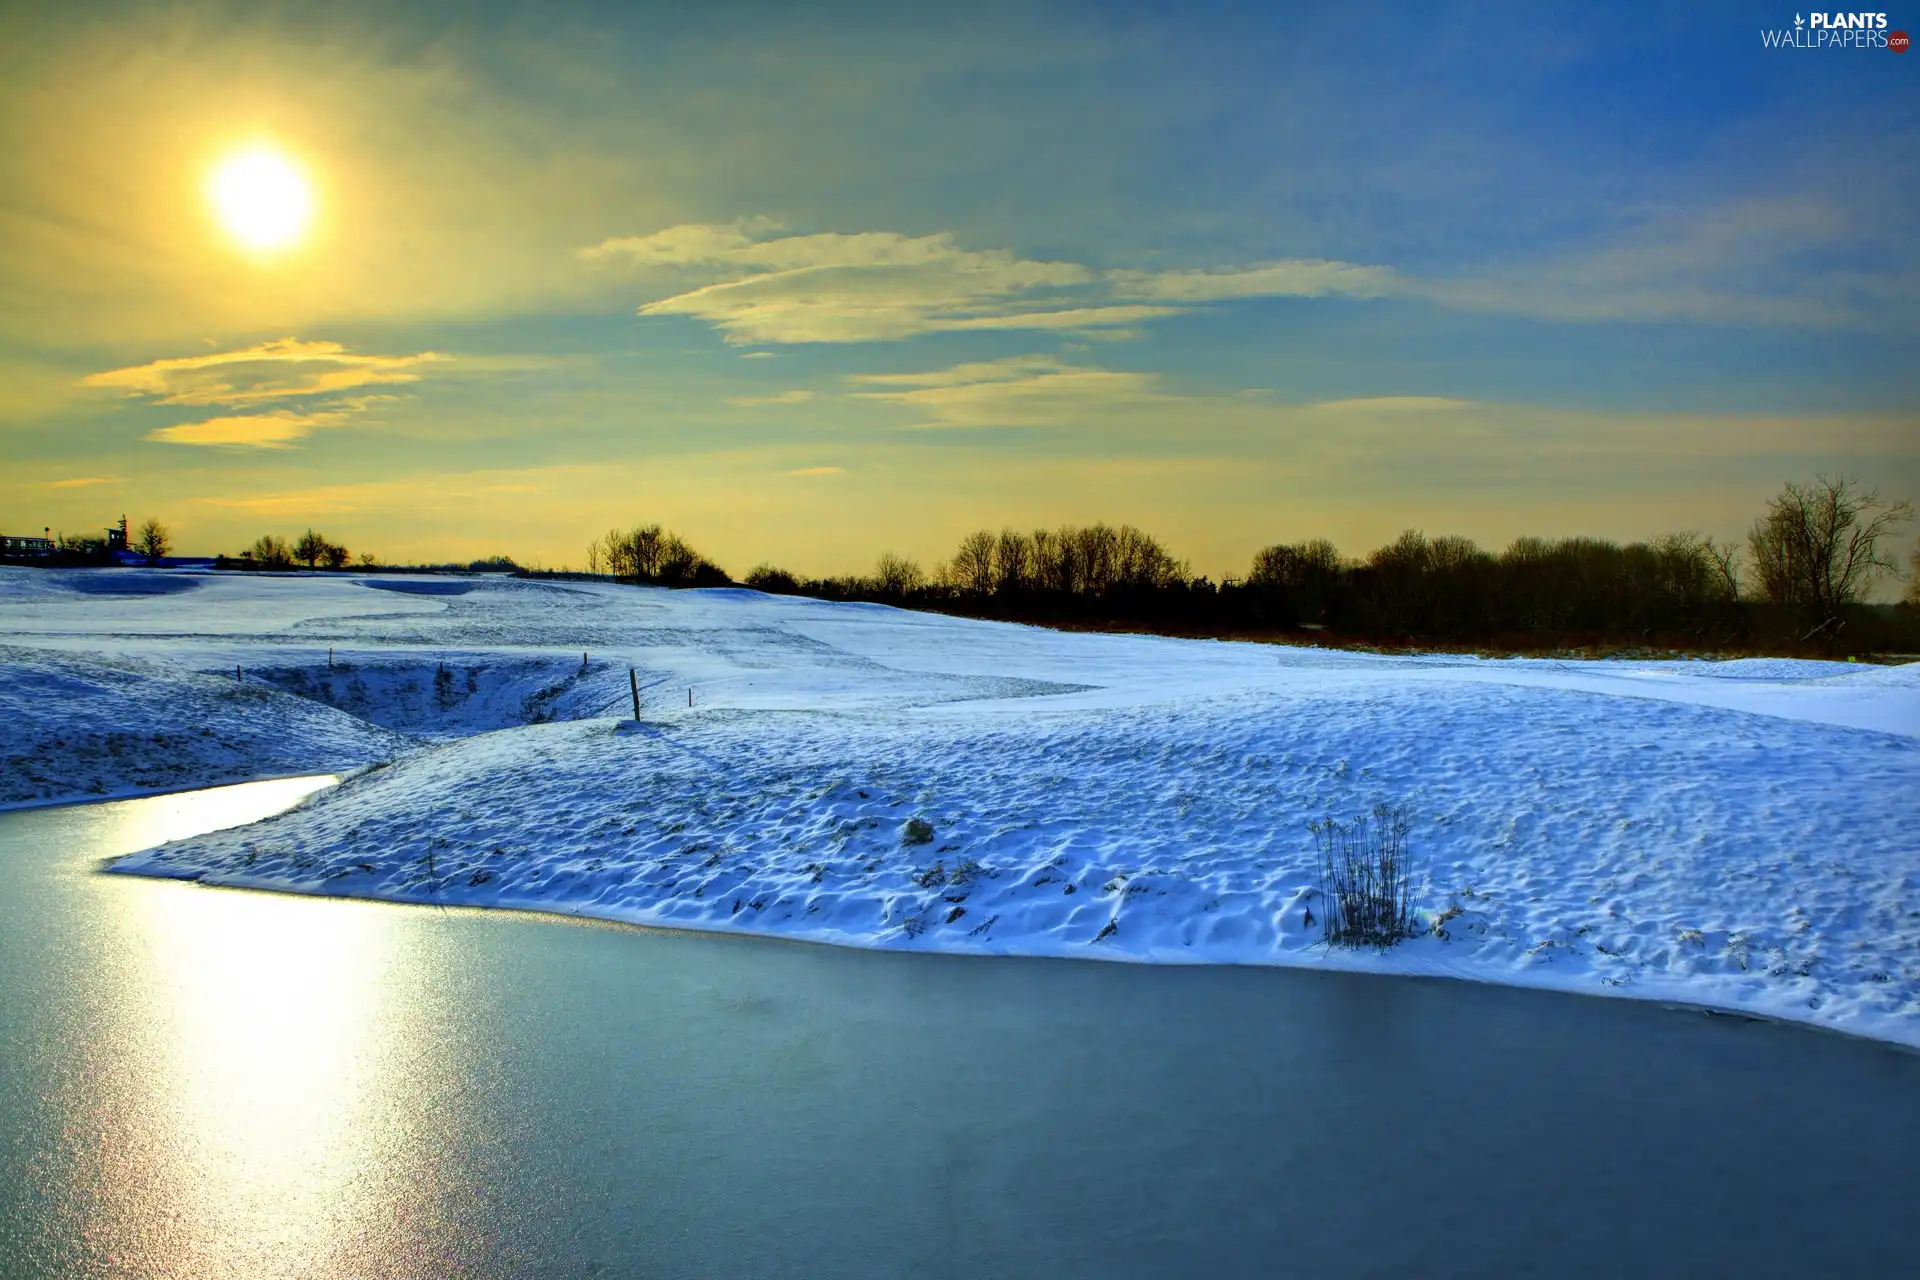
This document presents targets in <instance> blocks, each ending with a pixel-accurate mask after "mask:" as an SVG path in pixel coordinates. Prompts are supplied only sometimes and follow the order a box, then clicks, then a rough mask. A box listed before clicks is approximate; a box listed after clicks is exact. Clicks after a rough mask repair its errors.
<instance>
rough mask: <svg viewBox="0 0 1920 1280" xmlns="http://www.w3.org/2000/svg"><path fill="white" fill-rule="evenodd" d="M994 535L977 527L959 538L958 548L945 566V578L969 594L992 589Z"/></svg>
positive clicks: (982, 592)
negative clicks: (950, 561)
mask: <svg viewBox="0 0 1920 1280" xmlns="http://www.w3.org/2000/svg"><path fill="white" fill-rule="evenodd" d="M993 553H994V537H993V534H992V532H991V531H989V530H986V529H978V530H975V531H974V532H972V533H970V534H968V535H967V536H966V537H964V538H962V539H960V549H959V550H957V551H955V552H954V553H953V561H952V563H951V564H949V565H948V566H947V579H948V581H950V582H951V583H953V585H954V586H956V587H958V588H959V589H960V590H962V591H965V592H967V593H968V594H970V595H977V596H983V595H986V594H987V593H988V592H990V591H992V590H993V578H994V574H993V569H994V564H993V560H994V554H993Z"/></svg>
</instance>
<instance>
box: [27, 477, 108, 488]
mask: <svg viewBox="0 0 1920 1280" xmlns="http://www.w3.org/2000/svg"><path fill="white" fill-rule="evenodd" d="M125 483H126V481H125V479H124V478H122V477H120V476H68V477H67V478H66V479H64V480H48V481H46V482H45V483H44V484H42V485H41V488H43V489H84V488H87V487H88V486H90V485H96V484H125Z"/></svg>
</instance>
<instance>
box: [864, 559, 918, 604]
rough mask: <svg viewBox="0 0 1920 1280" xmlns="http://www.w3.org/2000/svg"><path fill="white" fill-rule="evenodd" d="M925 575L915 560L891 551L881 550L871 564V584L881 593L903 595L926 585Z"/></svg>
mask: <svg viewBox="0 0 1920 1280" xmlns="http://www.w3.org/2000/svg"><path fill="white" fill-rule="evenodd" d="M926 581H927V575H926V574H925V573H923V572H921V570H920V566H919V564H918V563H917V562H915V561H913V560H909V559H908V558H907V557H905V556H901V555H895V554H894V553H893V552H891V551H882V552H881V553H880V558H879V559H878V560H876V561H875V562H874V565H873V585H874V586H875V587H877V588H878V589H879V590H880V591H881V592H882V593H883V594H885V595H890V596H905V595H910V594H912V593H913V592H915V591H918V590H919V589H920V588H921V587H922V586H924V585H926Z"/></svg>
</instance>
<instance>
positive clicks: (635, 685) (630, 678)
mask: <svg viewBox="0 0 1920 1280" xmlns="http://www.w3.org/2000/svg"><path fill="white" fill-rule="evenodd" d="M627 686H628V687H629V688H630V689H632V690H633V718H634V719H635V720H638V719H639V718H640V677H639V676H638V675H636V674H634V670H633V668H632V667H628V668H627Z"/></svg>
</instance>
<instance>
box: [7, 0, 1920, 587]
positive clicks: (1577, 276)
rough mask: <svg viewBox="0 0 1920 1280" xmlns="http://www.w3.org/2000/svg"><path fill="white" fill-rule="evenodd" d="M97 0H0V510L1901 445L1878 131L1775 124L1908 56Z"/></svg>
mask: <svg viewBox="0 0 1920 1280" xmlns="http://www.w3.org/2000/svg"><path fill="white" fill-rule="evenodd" d="M102 12H103V15H104V16H100V17H98V18H97V19H96V20H92V21H88V20H84V19H82V18H80V17H79V16H78V15H73V14H65V13H60V12H52V11H49V12H29V11H26V10H18V9H16V10H7V11H5V12H4V14H3V15H0V49H4V52H3V53H0V71H4V74H3V75H0V192H3V193H4V194H0V297H4V299H5V303H6V305H5V306H4V307H0V451H4V452H3V453H0V456H4V458H5V461H6V466H5V468H4V471H5V476H4V478H3V479H0V524H4V526H5V527H6V529H7V531H9V532H37V531H38V530H39V528H40V527H41V526H43V525H51V526H54V527H56V528H59V529H65V530H68V531H72V532H79V531H84V530H91V529H94V528H97V527H98V526H101V525H103V524H105V523H107V522H108V521H110V520H112V519H115V518H117V517H118V516H119V515H120V514H121V513H122V512H123V511H124V512H125V513H126V514H128V515H129V516H131V517H133V518H134V519H135V520H136V521H138V520H139V519H141V518H143V517H145V516H148V515H154V516H158V517H159V518H161V519H163V520H165V521H166V522H167V523H168V524H169V525H171V526H172V527H173V528H174V529H175V530H176V531H177V535H178V539H177V540H178V543H179V546H180V548H181V550H182V551H184V552H188V553H205V554H211V553H213V552H215V551H219V550H232V549H236V548H237V547H239V546H241V545H244V544H245V543H246V542H250V541H251V540H252V539H253V538H254V537H256V536H258V534H260V533H264V532H275V533H278V534H280V535H281V536H289V535H291V534H297V533H298V532H299V531H300V530H301V529H303V528H306V527H308V526H313V527H316V528H321V529H323V530H324V531H326V532H327V533H329V534H330V535H331V536H333V537H335V538H337V539H338V540H341V541H344V542H346V543H347V544H348V545H349V546H351V547H353V548H354V549H355V550H362V549H365V550H371V551H374V552H375V553H377V554H379V555H381V556H383V557H386V558H388V559H396V560H400V559H406V560H413V559H418V560H439V559H455V558H469V557H472V556H477V555H484V554H492V553H496V552H502V553H507V554H511V555H514V556H516V557H517V558H520V559H522V560H523V561H534V560H538V561H540V562H542V563H545V564H548V565H561V564H576V565H577V564H579V563H580V562H581V560H582V558H583V554H584V547H585V544H586V542H587V540H588V539H590V538H591V537H593V536H594V535H596V534H598V533H599V532H601V531H603V530H604V529H605V528H607V527H608V526H610V525H614V524H621V525H626V524H632V523H636V522H641V521H648V520H664V521H667V522H668V523H670V524H672V525H673V526H674V527H676V528H678V529H679V530H681V531H682V532H683V533H685V534H686V535H687V536H688V537H689V538H690V539H691V540H692V541H693V542H694V543H695V545H697V546H699V547H700V548H701V549H702V550H703V551H705V552H706V553H707V554H709V555H711V556H713V557H714V558H716V559H718V560H719V561H720V562H721V563H722V564H723V565H725V566H726V567H727V568H729V569H730V570H732V571H734V572H735V573H736V574H739V573H744V572H745V570H746V569H748V568H749V567H751V566H752V565H753V564H756V563H759V562H762V561H775V562H779V563H783V564H786V565H788V566H789V567H791V568H793V569H795V570H796V571H799V572H802V573H830V572H844V571H849V570H858V569H861V568H863V567H865V566H866V565H868V564H870V563H871V560H872V558H873V556H874V555H875V554H876V553H877V552H879V551H880V550H883V549H892V550H896V551H900V552H904V553H907V554H911V555H915V556H918V557H920V558H922V559H924V560H928V561H932V560H936V559H938V558H940V557H942V556H944V555H945V554H946V553H947V551H948V550H949V549H950V548H951V546H952V545H953V543H954V542H955V541H957V539H958V537H959V536H960V535H961V534H963V533H964V532H966V531H967V530H969V529H972V528H975V527H981V526H988V527H998V526H1000V525H1003V524H1013V525H1016V526H1020V527H1033V526H1036V525H1042V524H1055V523H1059V522H1062V521H1076V522H1083V521H1090V520H1095V519H1105V520H1108V521H1110V522H1119V521H1128V522H1132V523H1135V524H1139V525H1141V526H1143V527H1146V528H1149V529H1151V530H1153V531H1154V532H1156V533H1158V534H1159V535H1161V537H1162V538H1163V539H1164V540H1165V541H1167V542H1168V543H1169V544H1170V545H1172V547H1173V548H1174V549H1175V550H1176V552H1178V553H1180V554H1183V555H1186V556H1188V557H1190V558H1191V559H1192V561H1193V562H1194V565H1195V568H1196V569H1197V570H1199V571H1203V572H1208V573H1212V574H1214V575H1216V576H1220V575H1225V574H1231V573H1235V572H1239V571H1242V570H1243V569H1244V566H1245V563H1246V561H1247V559H1248V558H1249V557H1250V556H1251V554H1252V553H1253V551H1254V550H1256V549H1257V548H1258V547H1260V546H1263V545H1267V544H1269V543H1272V542H1275V541H1283V540H1295V539H1299V538H1305V537H1309V536H1319V535H1326V536H1331V537H1333V538H1334V539H1335V540H1336V541H1337V542H1338V543H1339V544H1340V545H1341V546H1342V547H1343V549H1346V550H1348V551H1350V552H1359V551H1363V550H1364V549H1366V548H1367V547H1369V546H1372V545H1377V544H1379V543H1381V542H1385V541H1387V540H1389V539H1390V538H1391V537H1392V536H1393V535H1394V534H1395V533H1396V532H1397V531H1398V530H1400V529H1401V528H1405V527H1424V528H1426V529H1428V530H1429V531H1430V532H1436V533H1437V532H1443V531H1444V532H1462V533H1466V534H1468V535H1469V536H1472V537H1474V538H1476V539H1479V540H1481V541H1482V542H1485V543H1488V544H1490V545H1500V544H1502V543H1504V542H1505V541H1507V540H1508V539H1510V538H1512V537H1514V536H1516V535H1519V534H1521V533H1541V534H1566V533H1575V532H1584V533H1593V534H1601V535H1606V536H1614V537H1622V538H1626V537H1637V536H1650V535H1652V534H1655V533H1658V532H1662V531H1665V530H1669V529H1676V528H1693V529H1701V530H1703V531H1707V532H1712V533H1716V534H1719V535H1721V536H1731V535H1734V534H1737V533H1738V532H1740V531H1741V530H1742V529H1744V527H1745V525H1746V523H1747V522H1748V521H1749V520H1750V519H1751V518H1752V516H1753V515H1754V514H1755V513H1757V510H1758V509H1759V506H1760V504H1761V503H1763V502H1764V500H1765V498H1766V497H1767V496H1768V495H1769V494H1770V493H1771V492H1773V491H1774V490H1775V489H1777V487H1778V485H1779V484H1780V482H1781V481H1783V480H1785V479H1788V478H1791V477H1798V476H1804V475H1810V474H1812V473H1813V472H1814V471H1816V470H1843V471H1850V472H1853V473H1854V474H1857V475H1860V476H1862V477H1863V478H1864V479H1866V480H1868V481H1869V482H1870V483H1872V484H1875V485H1878V486H1880V487H1881V488H1883V489H1885V490H1887V491H1888V493H1889V496H1895V497H1899V496H1908V497H1911V496H1915V495H1916V493H1920V428H1917V427H1916V424H1920V391H1917V389H1916V388H1917V385H1920V384H1917V382H1916V379H1920V373H1916V370H1920V360H1915V359H1914V358H1913V357H1914V356H1915V354H1916V353H1915V351H1914V345H1915V343H1916V341H1917V339H1916V337H1915V334H1916V333H1920V308H1916V305H1915V302H1916V297H1920V290H1916V288H1915V283H1914V271H1915V268H1913V267H1912V266H1910V265H1908V264H1907V262H1906V260H1905V258H1904V257H1903V256H1902V255H1901V254H1900V252H1899V247H1900V246H1901V245H1903V244H1904V241H1905V237H1904V236H1903V235H1902V234H1901V228H1902V227H1906V228H1908V229H1910V227H1911V222H1912V210H1913V209H1914V208H1915V207H1920V206H1916V204H1915V203H1914V199H1913V197H1914V190H1913V188H1914V183H1915V180H1914V179H1913V178H1912V177H1911V175H1910V174H1909V173H1907V172H1905V171H1902V170H1899V169H1898V168H1897V167H1893V168H1892V169H1891V170H1890V168H1889V167H1888V166H1884V165H1877V164H1868V163H1866V162H1865V161H1860V162H1859V163H1855V161H1854V160H1853V159H1850V158H1849V157H1846V156H1840V155H1837V154H1835V153H1833V152H1831V151H1830V150H1823V149H1820V148H1816V147H1812V146H1804V147H1802V146H1799V144H1793V145H1791V146H1783V144H1781V143H1780V142H1779V141H1778V137H1779V135H1778V134H1777V133H1775V132H1773V130H1774V129H1775V126H1776V125H1778V124H1779V122H1781V121H1782V120H1787V119H1793V120H1799V121H1801V122H1803V124H1804V122H1806V121H1807V120H1808V119H1809V113H1811V118H1812V120H1813V122H1814V123H1816V124H1817V123H1818V120H1819V119H1821V118H1828V117H1830V118H1832V119H1836V120H1837V119H1841V118H1847V117H1848V116H1849V115H1857V114H1858V113H1860V112H1862V111H1869V112H1870V111H1873V110H1877V109H1885V110H1883V118H1885V119H1886V120H1887V121H1888V122H1889V123H1888V124H1887V126H1886V128H1887V129H1889V130H1898V129H1902V128H1907V127H1908V126H1907V125H1905V124H1902V123H1901V121H1902V120H1905V119H1907V118H1908V117H1910V114H1911V113H1908V116H1901V115H1900V114H1899V112H1897V111H1894V110H1892V109H1891V105H1890V104H1893V103H1895V102H1898V101H1901V100H1903V97H1902V96H1903V95H1910V93H1911V86H1910V85H1909V84H1907V83H1906V82H1905V81H1904V80H1900V79H1898V78H1895V77H1896V76H1897V74H1904V70H1901V69H1891V68H1885V67H1878V66H1876V67H1873V68H1867V69H1863V67H1864V64H1861V65H1848V66H1844V67H1843V66H1838V65H1822V66H1817V67H1816V66H1813V65H1811V64H1805V63H1796V64H1788V63H1783V62H1782V61H1781V60H1780V59H1779V58H1775V59H1773V60H1772V61H1770V62H1766V61H1762V60H1760V59H1758V58H1756V57H1755V56H1754V55H1752V54H1751V53H1748V52H1734V51H1732V49H1731V48H1729V49H1728V50H1726V51H1723V52H1720V53H1716V54H1714V55H1712V57H1711V58H1710V59H1709V61H1708V62H1707V63H1705V64H1703V66H1702V67H1699V68H1695V69H1694V70H1693V71H1692V73H1691V74H1692V75H1693V76H1694V77H1695V78H1694V80H1692V81H1688V80H1686V79H1685V78H1684V77H1682V75H1681V69H1680V68H1678V67H1675V68H1674V69H1673V70H1672V72H1671V74H1669V75H1667V76H1665V77H1664V78H1663V76H1662V74H1661V69H1660V68H1659V67H1658V66H1651V67H1650V66H1649V64H1648V63H1647V61H1646V59H1647V57H1648V54H1647V51H1646V50H1644V49H1640V48H1637V47H1636V46H1635V44H1634V37H1633V35H1632V33H1631V32H1626V31H1615V30H1610V29H1609V30H1601V29H1598V28H1596V29H1595V31H1593V32H1590V33H1589V35H1590V36H1591V40H1590V41H1589V45H1590V47H1589V50H1588V54H1587V55H1586V56H1587V59H1588V61H1589V63H1591V65H1583V64H1580V63H1579V62H1578V61H1577V60H1575V61H1569V60H1567V59H1565V58H1564V57H1562V56H1561V55H1559V54H1557V53H1554V52H1552V51H1551V50H1550V49H1549V48H1548V47H1547V46H1546V45H1545V44H1542V43H1541V42H1540V41H1539V40H1537V39H1536V37H1537V36H1538V35H1539V34H1540V33H1539V32H1529V31H1527V30H1520V31H1516V32H1509V33H1506V34H1505V35H1503V36H1501V37H1500V38H1498V39H1492V38H1489V39H1488V40H1486V41H1485V42H1483V43H1482V44H1479V45H1460V44H1457V43H1450V42H1447V41H1444V40H1436V39H1434V38H1433V37H1434V36H1435V35H1436V32H1437V31H1439V30H1440V29H1442V28H1445V27H1446V25H1447V23H1448V21H1449V20H1448V19H1445V18H1443V17H1430V18H1427V19H1423V20H1422V21H1421V22H1413V23H1408V24H1407V30H1406V31H1404V32H1402V33H1400V34H1399V35H1396V36H1395V37H1392V40H1393V41H1395V42H1399V43H1397V44H1396V48H1398V50H1399V55H1398V57H1397V59H1396V58H1388V59H1385V61H1386V63H1387V64H1388V65H1387V66H1381V65H1378V64H1379V63H1380V62H1381V61H1382V59H1381V58H1380V56H1379V55H1380V54H1381V53H1382V52H1383V51H1382V50H1373V51H1367V50H1361V49H1356V48H1353V47H1351V42H1350V41H1348V40H1346V39H1344V38H1343V36H1342V28H1341V27H1340V26H1339V24H1338V23H1336V22H1334V21H1333V20H1332V19H1331V17H1330V16H1327V15H1322V16H1321V17H1320V18H1316V19H1311V20H1309V19H1308V18H1306V17H1301V16H1299V15H1294V16H1287V15H1279V14H1273V15H1266V16H1264V17H1257V16H1244V15H1242V16H1229V15H1225V14H1218V13H1212V12H1208V13H1205V14H1199V15H1195V16H1194V17H1193V18H1192V20H1191V21H1189V22H1188V23H1186V24H1184V25H1180V26H1177V27H1176V26H1170V25H1168V24H1166V23H1162V22H1159V21H1157V20H1155V19H1153V18H1152V17H1150V16H1137V17H1133V18H1121V17H1119V16H1116V15H1102V14H1097V13H1091V12H1088V11H1085V10H1078V9H1068V8H1060V9H1045V8H1043V9H1032V10H1025V11H1021V12H1020V13H1019V14H1018V15H1017V16H1016V15H1014V14H1011V13H1010V14H1009V15H1006V16H1005V17H1004V20H1003V21H1000V22H998V23H984V24H983V23H978V22H973V23H968V22H964V21H959V20H955V19H951V18H938V17H933V16H928V17H926V18H924V19H922V18H921V17H918V16H915V15H910V14H903V15H899V16H897V17H896V18H894V19H892V20H889V21H885V22H861V21H854V20H853V19H852V18H847V19H845V20H841V19H836V18H833V17H831V16H822V17H818V18H817V19H816V20H813V21H801V20H800V19H799V18H798V17H796V16H795V15H791V14H784V13H782V12H781V11H778V10H773V9H761V8H749V7H737V8H731V9H727V10H725V11H724V12H721V11H716V13H715V14H709V15H706V16H698V15H691V14H670V13H668V11H665V10H654V11H645V10H635V11H632V12H622V11H607V12H602V11H591V10H586V9H579V10H573V9H563V10H559V11H555V12H553V13H551V14H549V13H547V11H541V12H540V13H536V12H534V11H532V10H523V9H513V8H501V9H493V10H475V11H473V12H470V13H462V14H459V15H455V16H447V15H440V16H435V17H431V18H429V17H425V16H421V15H407V14H399V13H391V12H388V11H386V10H381V9H376V8H363V7H358V6H347V7H345V8H342V9H340V10H339V11H337V12H335V13H332V14H329V15H327V16H326V17H324V18H322V17H320V16H316V15H313V14H306V13H301V12H299V11H297V10H292V9H278V8H271V7H270V8H266V9H242V8H235V7H224V6H212V5H192V4H189V5H186V6H171V7H156V6H142V5H132V6H126V7H123V8H118V9H114V10H110V11H102ZM729 15H730V16H729ZM1674 20H1675V21H1682V20H1681V19H1674ZM1697 20H1698V21H1699V22H1702V23H1708V22H1710V21H1712V20H1713V19H1710V18H1709V17H1705V16H1702V17H1700V18H1698V19H1697ZM1523 25H1524V24H1523ZM1703 34H1711V33H1710V32H1703ZM1256 54H1264V57H1263V56H1256ZM1409 59H1411V60H1412V61H1409ZM1396 61H1397V62H1398V64H1399V65H1400V66H1401V67H1402V68H1403V69H1404V68H1406V67H1409V66H1411V67H1416V68H1417V69H1418V72H1419V74H1417V75H1413V76H1405V75H1395V74H1394V73H1393V72H1392V65H1393V64H1394V63H1395V62H1396ZM1888 61H1891V60H1888ZM1629 67H1631V68H1635V69H1636V70H1634V71H1633V72H1631V73H1628V72H1626V71H1624V70H1622V69H1623V68H1629ZM1498 75H1505V76H1507V77H1508V79H1509V81H1510V82H1511V83H1512V84H1513V85H1515V86H1517V87H1514V88H1512V89H1511V91H1510V92H1509V93H1496V92H1493V91H1492V90H1491V89H1490V88H1489V80H1490V77H1494V76H1498ZM1634 76H1639V77H1641V78H1642V79H1641V82H1640V83H1637V84H1631V85H1619V86H1615V87H1614V88H1611V89H1609V88H1607V87H1605V86H1606V85H1608V84H1610V83H1611V81H1612V80H1613V79H1620V78H1623V77H1624V78H1625V79H1627V80H1632V79H1633V77H1634ZM1701 77H1705V79H1704V80H1702V79H1701ZM1702 83H1707V84H1710V85H1711V86H1712V87H1713V89H1714V94H1713V96H1712V99H1711V109H1709V110H1707V111H1706V113H1705V116H1704V117H1702V116H1701V115H1700V114H1699V112H1698V111H1696V113H1695V116H1694V118H1693V121H1692V124H1691V125H1690V126H1689V127H1690V128H1691V129H1692V130H1693V131H1694V133H1695V134H1698V135H1700V136H1699V137H1698V138H1697V139H1696V138H1695V137H1693V136H1692V135H1689V134H1687V133H1685V132H1684V131H1680V130H1678V129H1676V128H1675V127H1673V126H1672V125H1671V123H1670V122H1668V121H1667V119H1666V115H1665V114H1663V113H1665V112H1668V111H1671V110H1672V109H1673V108H1674V107H1675V106H1676V105H1677V104H1678V103H1680V102H1681V101H1682V100H1683V99H1686V100H1687V101H1691V100H1692V99H1691V97H1690V95H1692V94H1694V93H1696V92H1697V91H1698V90H1699V87H1700V85H1701V84H1702ZM1596 85H1598V86H1600V87H1598V88H1596ZM1690 85H1691V86H1692V87H1691V88H1690V87H1689V86H1690ZM1629 89H1631V92H1628V90H1629ZM1609 93H1611V94H1615V95H1616V96H1617V100H1614V101H1612V102H1610V103H1608V105H1609V106H1610V108H1611V112H1608V111H1600V112H1596V111H1594V110H1593V109H1592V104H1593V101H1594V97H1595V94H1602V95H1604V94H1609ZM1695 105H1696V106H1697V104H1695ZM1897 138H1898V135H1897V134H1896V135H1894V136H1893V137H1892V138H1891V139H1890V140H1891V141H1897ZM1761 157H1766V159H1767V164H1766V165H1765V166H1759V165H1758V164H1757V163H1756V161H1757V160H1758V159H1759V158H1761Z"/></svg>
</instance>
